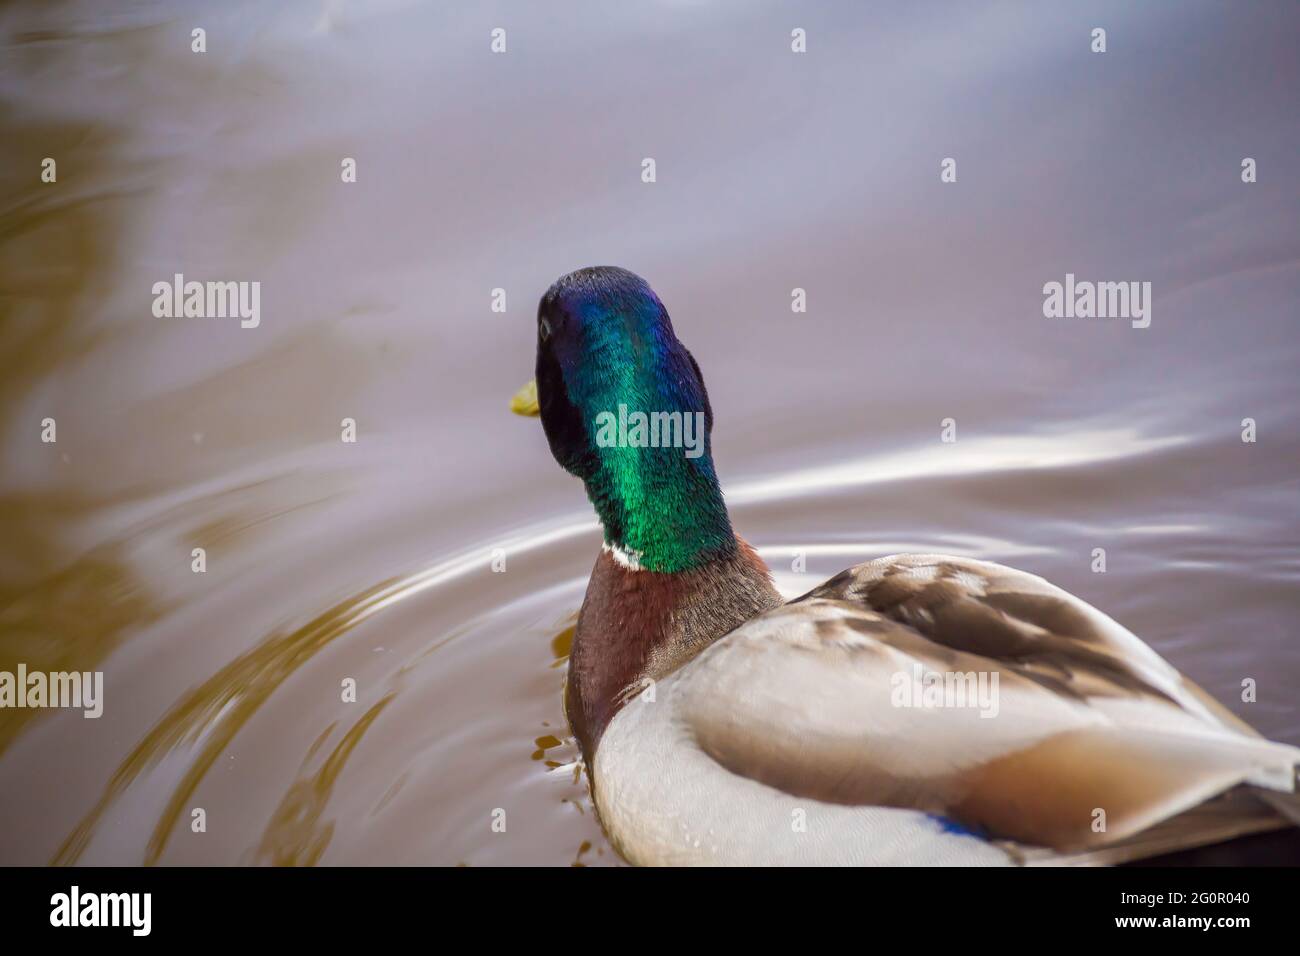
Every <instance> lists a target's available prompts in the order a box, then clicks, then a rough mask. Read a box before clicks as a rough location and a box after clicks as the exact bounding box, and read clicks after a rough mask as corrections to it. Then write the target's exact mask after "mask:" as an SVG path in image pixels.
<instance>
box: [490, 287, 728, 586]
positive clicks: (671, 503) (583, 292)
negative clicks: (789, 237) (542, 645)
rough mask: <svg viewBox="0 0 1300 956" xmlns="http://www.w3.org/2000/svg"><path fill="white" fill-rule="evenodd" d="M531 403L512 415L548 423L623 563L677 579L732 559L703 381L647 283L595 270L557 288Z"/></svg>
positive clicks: (554, 447) (541, 339)
mask: <svg viewBox="0 0 1300 956" xmlns="http://www.w3.org/2000/svg"><path fill="white" fill-rule="evenodd" d="M526 393H527V389H525V392H521V394H520V395H519V396H516V400H515V402H514V403H513V404H512V407H513V408H514V409H515V411H517V412H520V413H521V414H529V413H533V414H540V415H541V419H542V427H543V429H544V430H545V432H546V440H547V442H549V444H550V446H551V454H552V455H554V456H555V460H556V461H557V462H559V463H560V465H561V467H563V468H564V469H565V470H566V471H568V472H569V473H570V474H573V475H576V476H577V477H579V478H581V479H582V481H583V483H584V484H585V486H586V488H587V495H588V497H589V498H590V499H591V502H592V504H593V505H594V506H595V508H596V513H597V514H598V515H599V516H600V519H601V523H602V524H603V525H604V528H605V541H606V544H607V545H609V546H610V548H612V549H613V550H614V553H615V556H616V557H618V558H620V559H623V560H624V561H625V562H629V563H632V564H633V565H634V566H639V568H641V569H644V570H649V571H661V572H674V571H683V570H689V569H691V568H695V567H699V566H701V565H702V564H704V563H706V562H708V561H710V560H712V559H714V558H716V557H721V556H726V555H729V554H732V553H734V551H735V548H736V541H735V536H734V534H733V533H732V530H731V524H730V521H729V520H728V518H727V510H726V507H725V505H724V504H723V503H722V493H721V491H720V490H719V488H718V481H717V476H716V474H715V473H714V469H713V456H712V453H711V448H710V432H711V431H712V428H713V411H712V409H711V408H710V407H709V395H708V392H707V391H706V390H705V387H704V379H703V377H702V376H701V375H700V368H699V366H698V365H697V364H696V362H695V359H694V358H693V357H692V356H691V353H690V352H688V351H687V350H686V346H684V345H682V343H681V342H680V341H678V339H677V336H676V334H674V332H673V325H672V320H671V319H669V317H668V311H667V310H666V309H665V308H664V306H663V303H662V302H660V301H659V297H658V296H657V295H655V293H654V291H653V290H652V289H651V288H650V286H649V285H648V284H647V283H646V281H645V280H644V279H642V278H640V277H639V276H637V275H634V274H633V273H631V272H628V271H627V270H626V269H619V268H616V267H613V266H598V267H594V268H588V269H579V270H578V271H577V272H571V273H569V274H568V275H566V276H563V277H562V278H560V279H559V280H558V281H557V282H556V283H555V284H554V285H552V286H551V287H550V289H548V290H547V291H546V294H545V295H543V296H542V300H541V302H540V303H539V304H538V306H537V379H536V399H535V402H529V400H528V398H529V396H528V395H527V394H526Z"/></svg>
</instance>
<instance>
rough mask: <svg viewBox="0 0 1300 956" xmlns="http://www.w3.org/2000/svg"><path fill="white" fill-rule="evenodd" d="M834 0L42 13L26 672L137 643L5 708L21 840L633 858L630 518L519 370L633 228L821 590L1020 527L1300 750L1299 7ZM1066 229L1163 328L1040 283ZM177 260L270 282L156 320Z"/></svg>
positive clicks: (10, 452)
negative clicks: (792, 42)
mask: <svg viewBox="0 0 1300 956" xmlns="http://www.w3.org/2000/svg"><path fill="white" fill-rule="evenodd" d="M200 13H201V18H202V21H203V22H202V24H201V25H202V26H204V27H205V28H206V29H207V31H208V38H209V52H208V53H206V54H203V55H197V54H193V53H191V52H190V49H189V43H190V30H191V29H192V28H193V27H194V26H196V25H199V24H198V22H197V20H198V18H199V16H200ZM794 15H795V14H794V13H793V12H791V8H789V7H786V6H782V5H780V4H775V3H773V4H765V3H754V4H744V5H736V4H708V5H696V4H684V3H672V2H664V3H653V4H647V5H626V6H623V7H619V8H618V9H617V10H615V9H614V8H613V7H612V6H611V5H608V4H596V3H585V2H579V0H574V2H572V3H567V4H565V5H564V10H562V11H557V10H551V9H549V8H546V9H543V8H542V7H541V6H540V5H532V4H501V5H497V6H492V5H489V6H478V5H451V6H448V5H445V4H408V3H405V2H400V0H397V2H383V3H374V4H332V3H331V4H321V3H316V2H310V3H306V2H304V3H296V2H287V3H277V4H247V5H243V4H228V5H219V6H212V7H204V8H202V9H201V10H200V8H197V7H194V6H191V5H186V4H181V3H173V2H170V0H164V2H160V3H156V4H148V5H129V6H125V7H123V6H121V5H112V4H98V3H90V2H70V3H60V4H46V3H35V2H33V3H22V2H20V3H11V4H8V5H5V6H3V7H0V43H2V44H3V56H0V143H3V151H4V160H5V161H4V162H2V163H0V443H2V445H3V449H4V451H3V455H2V456H0V668H5V669H12V668H13V667H14V666H15V665H16V664H17V663H18V662H25V663H27V664H28V666H29V667H33V668H41V669H56V670H62V669H77V670H87V669H98V670H103V671H104V674H105V711H104V716H103V717H102V718H100V719H98V720H86V719H83V718H82V717H81V715H80V714H79V713H76V712H67V711H44V712H40V713H33V712H32V711H28V710H22V711H15V710H3V711H0V820H5V821H9V822H10V825H7V826H4V827H0V863H11V862H12V863H47V862H50V861H54V862H58V863H80V864H106V863H129V864H137V863H159V864H197V863H216V864H239V863H259V864H261V863H265V864H294V865H297V864H315V863H320V864H327V865H328V864H379V863H392V864H441V865H456V864H467V865H476V866H477V865H494V864H501V865H507V864H551V865H569V864H574V865H611V864H615V863H617V862H618V861H617V858H616V856H615V854H614V853H613V852H612V850H611V849H610V848H609V846H608V844H607V843H606V841H605V840H604V837H603V835H602V834H601V831H600V828H599V825H598V823H597V821H596V819H595V815H594V813H593V811H592V808H591V804H590V800H589V797H588V794H587V791H586V786H585V780H584V778H583V776H582V772H581V770H580V768H579V767H578V766H577V765H576V757H577V753H576V750H575V748H574V746H573V743H572V741H571V740H570V739H569V737H568V734H567V730H566V728H565V724H564V719H563V714H562V708H561V694H562V688H563V679H564V665H565V661H566V659H567V654H568V650H569V643H570V642H571V640H572V626H573V620H574V613H575V611H576V609H577V607H578V606H579V604H580V602H581V598H582V592H583V587H584V584H585V579H586V575H587V574H588V573H589V571H590V568H591V563H592V559H593V557H594V555H595V553H596V549H597V547H598V545H599V537H598V534H597V532H596V530H595V528H594V525H593V522H592V519H591V517H590V509H589V507H588V505H587V503H586V501H585V499H584V498H583V495H582V492H581V489H580V488H579V487H578V486H577V485H576V483H575V482H574V481H573V480H572V479H571V478H569V477H568V476H567V475H564V474H563V473H561V472H560V470H559V469H558V468H556V467H555V466H554V464H553V462H552V460H551V459H550V457H549V454H548V452H547V449H546V446H545V442H544V440H543V437H542V435H541V433H540V428H539V427H538V425H537V423H536V421H525V420H523V419H519V418H517V417H514V416H511V415H510V414H509V413H508V412H507V410H506V402H507V400H508V399H509V397H510V395H511V394H512V393H513V392H514V391H515V389H516V388H517V387H518V386H519V384H520V383H521V382H522V381H524V380H525V379H526V378H527V377H528V375H529V372H530V369H531V366H532V362H533V354H532V350H533V332H532V322H533V307H534V303H535V302H536V299H537V297H538V296H539V295H540V293H541V292H542V290H544V289H545V287H546V286H547V285H548V284H549V283H550V282H551V281H552V280H554V279H555V278H556V277H557V276H558V275H560V274H561V273H563V272H566V271H568V270H570V269H573V268H576V267H579V266H583V265H589V264H596V263H616V264H620V265H624V266H627V267H629V268H632V269H634V270H636V271H638V272H640V273H642V274H644V275H645V276H646V277H647V278H648V279H649V280H650V281H651V282H652V284H653V285H654V286H655V288H656V289H657V291H658V292H659V293H660V295H661V296H662V298H663V299H664V300H665V302H666V303H667V304H668V306H669V308H670V310H671V311H672V313H673V317H674V323H675V326H676V328H677V330H678V332H679V333H680V334H681V336H682V338H683V340H684V341H685V342H687V344H688V345H689V346H690V348H691V350H692V352H693V353H694V354H695V356H696V357H697V359H698V360H699V361H700V364H701V366H702V368H703V370H704V374H705V377H706V379H707V381H708V385H709V391H710V396H711V399H712V403H713V406H714V411H715V414H716V418H717V425H716V429H715V433H714V445H715V450H716V456H717V459H718V468H719V472H720V474H721V475H722V477H723V482H724V490H725V492H726V494H727V496H728V502H729V504H730V506H731V507H732V509H733V512H734V517H735V521H736V524H737V527H738V528H739V530H741V532H742V533H744V534H745V535H746V537H748V538H749V539H750V540H751V541H753V542H754V543H755V544H756V545H757V546H759V547H760V548H761V550H762V552H763V554H764V555H765V556H766V557H767V558H768V559H769V561H770V562H771V563H772V565H773V567H774V568H775V569H776V570H777V572H778V577H779V583H780V585H781V587H782V588H783V589H784V590H785V591H786V592H787V593H791V594H793V593H798V592H802V591H805V590H807V589H808V588H810V587H811V586H813V585H814V584H816V583H817V582H818V581H820V580H821V579H824V578H825V577H827V576H829V575H831V574H833V573H835V572H837V571H839V570H840V569H841V568H843V567H845V566H848V565H850V564H852V563H855V562H856V561H860V560H863V559H866V558H869V557H873V556H876V555H880V554H885V553H889V552H892V551H903V550H919V551H936V550H939V551H952V552H956V553H959V554H968V555H972V556H975V557H981V558H988V559H992V560H999V561H1004V562H1006V563H1009V564H1014V565H1017V566H1020V567H1024V568H1026V569H1027V570H1030V571H1033V572H1036V573H1040V574H1043V575H1045V576H1047V577H1049V578H1050V579H1052V580H1054V581H1056V582H1057V583H1058V584H1060V585H1062V586H1064V587H1066V588H1069V589H1070V590H1072V591H1074V592H1075V593H1077V594H1079V595H1080V596H1081V597H1083V598H1084V599H1086V600H1089V601H1091V602H1093V603H1095V604H1096V605H1097V606H1099V607H1100V608H1102V609H1103V610H1105V611H1107V612H1108V613H1110V614H1112V615H1114V616H1115V617H1117V618H1118V619H1119V620H1121V621H1122V622H1123V623H1125V624H1126V625H1128V626H1129V627H1131V628H1132V629H1133V630H1135V631H1136V632H1137V633H1139V634H1141V635H1142V636H1143V637H1145V638H1146V639H1147V640H1148V641H1149V642H1150V643H1152V644H1153V645H1154V646H1155V647H1156V648H1158V649H1159V650H1160V651H1161V652H1162V653H1163V654H1165V655H1166V656H1167V657H1169V658H1170V659H1171V660H1172V661H1174V662H1175V663H1176V664H1178V665H1179V666H1180V667H1181V668H1183V669H1184V670H1185V671H1186V672H1187V673H1188V674H1189V675H1190V676H1191V677H1193V678H1194V679H1195V680H1197V681H1198V682H1199V683H1201V684H1202V685H1203V686H1204V687H1205V688H1206V689H1207V690H1208V691H1209V692H1210V693H1211V694H1213V695H1214V696H1215V697H1216V698H1218V699H1219V700H1221V701H1223V702H1224V703H1225V704H1226V705H1227V706H1229V707H1230V708H1232V709H1233V710H1234V712H1236V713H1238V714H1239V715H1240V716H1242V717H1244V718H1245V719H1247V720H1249V721H1250V722H1251V723H1252V724H1254V725H1255V726H1256V727H1258V728H1259V729H1260V730H1262V731H1263V732H1265V733H1267V734H1269V735H1270V736H1273V737H1276V738H1278V739H1283V740H1288V741H1290V742H1293V743H1300V702H1298V700H1297V694H1296V687H1297V686H1300V655H1298V654H1297V653H1296V650H1295V639H1296V634H1295V623H1294V622H1295V621H1296V620H1297V618H1298V617H1300V514H1298V513H1297V509H1296V507H1295V502H1296V500H1297V495H1300V478H1298V477H1297V475H1296V473H1295V462H1296V461H1297V460H1298V459H1300V375H1297V374H1296V370H1297V368H1300V340H1298V338H1297V334H1296V328H1295V302H1296V301H1300V265H1298V264H1300V236H1298V235H1297V228H1296V223H1297V222H1300V197H1298V196H1297V190H1296V188H1295V186H1294V183H1293V181H1292V180H1291V178H1290V177H1288V176H1286V175H1284V174H1283V172H1282V171H1283V170H1284V169H1285V168H1286V164H1287V163H1288V162H1290V161H1291V157H1293V156H1294V155H1296V153H1297V151H1298V150H1300V134H1298V133H1297V130H1296V128H1295V124H1294V122H1293V121H1292V119H1291V117H1292V114H1293V112H1294V90H1295V89H1296V88H1297V85H1300V76H1297V70H1298V69H1300V67H1298V66H1297V61H1296V58H1295V56H1294V48H1295V45H1296V42H1295V41H1296V37H1297V34H1298V32H1300V31H1298V30H1297V15H1296V13H1295V10H1294V8H1293V7H1292V6H1284V5H1278V6H1276V7H1273V6H1267V5H1257V6H1256V7H1254V8H1253V9H1252V13H1251V15H1250V16H1240V15H1238V14H1237V13H1235V12H1234V11H1231V10H1225V9H1223V8H1222V7H1220V6H1216V5H1213V4H1199V3H1190V4H1180V5H1178V8H1177V9H1174V8H1173V7H1170V6H1165V5H1155V4H1150V5H1141V6H1137V7H1135V6H1133V5H1123V6H1116V7H1112V8H1109V9H1108V11H1107V21H1108V23H1109V24H1110V30H1111V36H1112V38H1115V46H1114V49H1113V52H1112V53H1108V54H1107V55H1106V58H1105V59H1104V61H1102V60H1099V59H1089V58H1088V56H1089V54H1088V53H1087V46H1086V42H1084V41H1082V40H1080V37H1083V38H1085V40H1086V37H1087V33H1088V29H1089V28H1090V27H1091V26H1092V25H1093V24H1092V22H1091V20H1090V18H1089V17H1086V16H1085V15H1084V14H1083V13H1080V12H1074V11H1071V10H1069V9H1068V8H1066V7H1064V6H1057V5H1041V7H1040V6H1034V7H1029V6H1026V7H1024V8H1023V9H1018V10H1017V11H1015V12H1014V13H1013V12H1012V11H1011V10H1010V8H1006V7H983V6H980V5H972V4H954V5H952V6H950V7H944V8H941V9H937V10H931V9H912V8H911V7H909V6H907V5H897V6H895V7H889V8H885V7H881V6H880V5H874V4H871V5H867V4H863V5H853V4H834V5H817V6H816V7H804V8H800V9H799V11H798V16H799V18H800V20H801V21H802V22H801V23H800V24H799V25H801V26H803V27H805V28H806V29H807V30H808V36H809V38H810V45H809V53H808V54H807V55H806V56H804V57H792V56H791V54H790V52H789V47H788V37H789V30H790V28H791V26H792V23H791V18H792V17H793V16H794ZM499 22H503V23H506V24H507V27H508V29H509V31H510V37H511V41H510V43H511V51H510V53H509V54H508V55H506V56H499V57H494V56H493V55H492V54H490V52H489V51H488V44H487V37H488V31H489V30H490V29H491V27H493V26H496V25H498V24H499ZM1121 41H1122V42H1121ZM593 78H598V81H597V80H595V79H593ZM1243 104H1246V105H1247V106H1246V107H1243ZM949 155H956V156H957V157H958V160H959V163H960V175H959V180H958V183H957V184H954V185H952V186H951V187H948V186H945V187H940V185H939V183H938V176H937V171H938V165H937V164H938V161H939V159H940V158H942V157H945V156H949ZM1244 155H1254V156H1256V158H1258V159H1259V163H1260V170H1261V178H1260V181H1259V182H1258V183H1256V184H1252V185H1250V186H1249V187H1246V186H1244V185H1243V184H1242V183H1241V182H1240V180H1239V178H1238V169H1239V164H1240V161H1241V158H1242V156H1244ZM645 156H654V157H656V158H657V160H658V164H659V165H658V169H659V179H658V181H657V182H656V183H655V184H653V186H648V185H646V184H643V183H641V182H640V178H639V172H640V162H641V159H642V158H643V157H645ZM45 157H55V158H57V161H58V181H57V183H53V184H50V183H42V182H41V181H40V179H39V174H40V169H41V162H42V160H43V159H44V158H45ZM344 157H353V158H355V159H356V160H357V162H358V170H359V175H358V180H357V182H356V183H352V184H344V183H343V182H342V181H341V179H340V174H339V170H340V163H341V160H342V159H343V158H344ZM1067 271H1069V272H1073V273H1076V274H1078V275H1081V276H1089V277H1098V278H1110V279H1115V280H1144V281H1145V280H1149V281H1151V282H1152V283H1153V289H1154V296H1155V299H1154V312H1153V322H1152V326H1151V328H1150V329H1147V330H1145V331H1141V332H1139V331H1136V330H1133V329H1131V328H1128V327H1126V326H1124V325H1122V324H1117V323H1112V324H1104V323H1093V324H1088V323H1082V322H1075V323H1071V322H1065V321H1063V322H1050V321H1047V320H1045V319H1043V317H1042V313H1041V303H1042V298H1041V291H1040V290H1041V288H1042V286H1043V283H1045V282H1047V281H1050V280H1059V279H1061V278H1062V277H1063V276H1064V274H1065V273H1066V272H1067ZM176 272H182V273H184V274H186V275H187V276H188V277H193V278H196V279H201V280H207V279H231V280H243V281H260V282H261V283H262V289H263V298H262V309H263V318H262V322H261V325H260V326H259V327H258V328H256V329H241V328H240V327H239V325H238V322H237V321H236V322H231V321H227V320H223V319H197V318H191V319H157V318H154V317H153V315H152V314H151V308H150V306H151V301H152V295H151V287H152V284H153V283H155V282H157V281H159V280H170V278H171V276H172V275H173V274H175V273H176ZM796 286H797V287H803V288H806V289H807V290H808V302H809V311H808V312H807V313H804V314H794V313H792V312H791V311H790V290H791V289H792V288H794V287H796ZM496 288H503V289H505V290H506V292H507V294H508V310H507V311H506V312H505V313H504V314H502V313H495V312H493V311H491V301H492V290H493V289H496ZM949 416H953V417H955V418H956V419H957V420H958V428H959V440H958V442H957V443H956V444H954V445H943V444H940V443H939V441H938V438H939V430H940V422H941V421H942V420H943V419H945V418H947V417H949ZM1247 416H1249V417H1253V418H1255V419H1257V420H1258V422H1259V428H1260V436H1261V437H1260V440H1259V442H1258V443H1256V444H1253V445H1245V444H1243V443H1242V442H1241V441H1240V440H1239V431H1240V424H1239V423H1240V422H1241V420H1242V419H1243V418H1244V417H1247ZM46 417H53V418H55V419H56V420H57V423H58V441H57V442H56V443H54V444H46V443H42V442H41V441H40V434H41V422H42V420H43V419H44V418H46ZM347 418H350V419H354V420H355V421H356V422H357V428H358V435H359V439H358V441H357V442H356V443H344V442H342V441H340V428H341V422H342V421H343V420H344V419H347ZM1098 547H1104V548H1106V550H1107V556H1108V571H1107V573H1106V574H1094V573H1093V572H1092V571H1091V562H1092V553H1093V550H1094V549H1095V548H1098ZM195 548H202V549H204V550H205V552H206V570H205V571H204V572H203V573H195V572H194V571H193V570H192V569H191V568H192V564H191V562H192V553H193V550H194V549H195ZM498 553H501V554H504V555H505V557H506V559H507V569H506V571H505V572H504V573H498V572H496V571H494V570H493V565H494V558H495V556H496V555H497V554H498ZM799 555H802V556H803V559H804V560H805V561H806V573H803V574H799V573H795V572H794V570H793V569H792V562H793V561H794V559H795V558H796V557H797V556H799ZM1245 678H1252V679H1255V680H1256V681H1257V682H1258V686H1259V697H1258V700H1257V701H1256V702H1255V703H1250V704H1247V703H1245V702H1243V701H1242V700H1241V699H1240V697H1241V694H1240V688H1241V681H1242V680H1243V679H1245ZM346 679H352V680H355V682H356V686H357V700H356V702H355V703H350V702H344V701H343V700H342V699H341V696H340V686H341V682H342V681H344V680H346ZM196 809H203V810H204V812H205V815H206V823H207V831H206V832H205V833H196V832H194V830H193V829H192V827H191V821H192V819H193V816H192V814H193V811H194V810H196ZM496 811H503V812H504V814H505V818H506V820H507V821H508V822H507V826H506V828H505V831H504V832H496V831H495V830H494V829H493V827H492V822H493V819H494V814H495V813H496Z"/></svg>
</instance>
